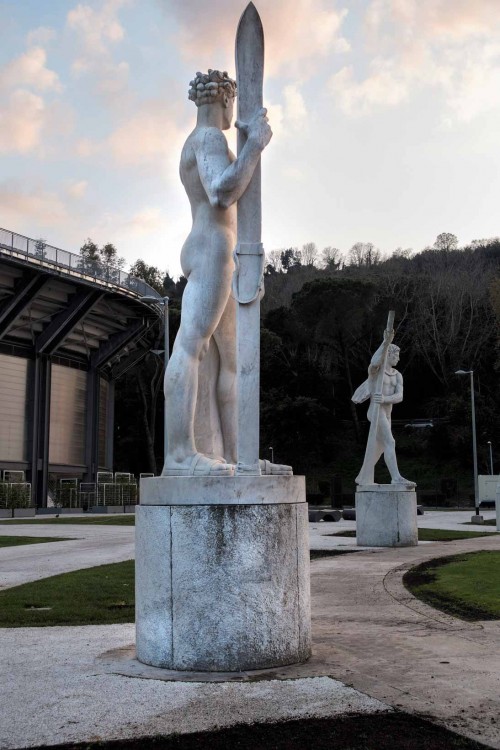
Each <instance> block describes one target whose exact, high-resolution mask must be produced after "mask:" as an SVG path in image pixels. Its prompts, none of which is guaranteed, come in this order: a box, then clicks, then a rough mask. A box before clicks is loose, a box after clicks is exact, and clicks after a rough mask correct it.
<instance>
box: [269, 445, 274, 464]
mask: <svg viewBox="0 0 500 750" xmlns="http://www.w3.org/2000/svg"><path fill="white" fill-rule="evenodd" d="M269 450H270V452H271V463H272V464H273V463H274V448H273V446H272V445H270V446H269Z"/></svg>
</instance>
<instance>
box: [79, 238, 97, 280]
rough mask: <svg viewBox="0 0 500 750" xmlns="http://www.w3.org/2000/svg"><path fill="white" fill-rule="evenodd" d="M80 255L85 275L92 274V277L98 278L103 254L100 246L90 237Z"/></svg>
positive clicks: (82, 247)
mask: <svg viewBox="0 0 500 750" xmlns="http://www.w3.org/2000/svg"><path fill="white" fill-rule="evenodd" d="M80 255H81V256H82V261H81V268H82V270H83V271H84V272H85V273H90V274H91V275H92V276H96V275H97V273H98V271H99V269H100V267H101V254H100V252H99V247H98V245H96V243H95V242H94V241H93V240H91V239H90V237H88V238H87V241H86V242H85V243H84V244H83V245H82V246H81V248H80Z"/></svg>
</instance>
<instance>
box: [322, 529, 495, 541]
mask: <svg viewBox="0 0 500 750" xmlns="http://www.w3.org/2000/svg"><path fill="white" fill-rule="evenodd" d="M495 533H496V532H494V531H462V530H460V531H450V530H448V529H419V530H418V541H419V542H452V541H454V540H456V539H476V537H479V536H492V535H494V534H495ZM327 536H348V537H355V536H356V532H355V531H336V532H335V533H334V534H327Z"/></svg>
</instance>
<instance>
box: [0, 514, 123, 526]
mask: <svg viewBox="0 0 500 750" xmlns="http://www.w3.org/2000/svg"><path fill="white" fill-rule="evenodd" d="M3 523H5V524H17V523H32V524H38V523H54V524H67V523H84V524H89V523H91V524H96V525H97V526H134V525H135V515H134V513H129V514H127V515H126V516H120V515H116V516H115V515H113V514H112V515H110V516H89V517H88V518H87V517H86V516H76V518H74V517H71V516H64V517H63V518H12V519H9V520H8V521H0V524H3Z"/></svg>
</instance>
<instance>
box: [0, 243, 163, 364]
mask: <svg viewBox="0 0 500 750" xmlns="http://www.w3.org/2000/svg"><path fill="white" fill-rule="evenodd" d="M144 296H148V297H156V298H157V299H158V301H159V302H161V295H159V294H158V292H157V291H156V290H154V289H153V288H152V287H150V286H149V285H148V284H146V282H144V281H143V280H142V279H137V278H135V277H134V276H131V275H130V274H128V273H126V272H125V271H122V270H120V269H119V268H115V267H112V266H107V265H103V264H101V263H96V262H95V261H86V259H84V258H82V257H81V256H80V255H76V254H74V253H70V252H68V251H66V250H61V249H60V248H56V247H53V246H51V245H47V244H45V243H44V242H42V241H41V240H34V239H31V238H29V237H25V236H23V235H20V234H17V233H16V232H12V231H10V230H7V229H1V228H0V347H1V348H2V349H3V351H11V352H12V353H13V354H20V355H22V354H23V353H24V355H26V354H28V356H29V354H30V353H31V354H34V355H39V354H50V355H57V356H60V357H64V358H67V359H71V360H77V361H80V362H82V363H86V364H87V365H88V366H90V367H96V368H98V369H101V370H102V369H103V368H105V369H106V370H108V372H109V374H110V375H111V377H117V376H119V375H120V374H123V372H125V371H126V369H128V367H129V366H132V365H133V364H135V363H136V362H137V361H138V360H139V359H141V358H142V357H143V356H144V355H145V354H146V352H147V351H149V349H150V347H151V345H152V341H153V338H154V336H155V335H157V334H158V322H159V319H160V318H161V307H160V305H158V306H156V305H154V304H153V305H150V304H147V303H145V302H142V301H141V298H142V297H144Z"/></svg>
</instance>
